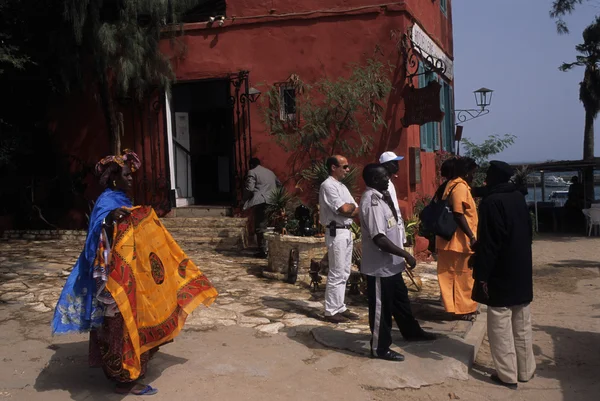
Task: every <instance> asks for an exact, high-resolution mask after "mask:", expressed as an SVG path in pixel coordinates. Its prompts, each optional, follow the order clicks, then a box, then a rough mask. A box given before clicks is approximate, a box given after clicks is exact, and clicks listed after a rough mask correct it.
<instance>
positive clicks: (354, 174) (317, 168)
mask: <svg viewBox="0 0 600 401" xmlns="http://www.w3.org/2000/svg"><path fill="white" fill-rule="evenodd" d="M359 174H360V168H358V167H356V166H350V169H349V170H348V173H347V174H346V176H345V177H344V178H342V179H341V181H340V182H341V183H342V184H344V185H345V186H346V187H348V190H349V191H350V192H351V193H355V192H356V190H357V187H356V180H357V179H358V176H359ZM301 176H302V178H303V179H304V180H306V181H308V182H309V183H310V184H309V185H310V187H311V188H312V191H313V193H312V195H313V196H318V195H319V188H320V187H321V184H322V183H323V181H325V180H326V179H327V178H328V177H329V172H328V171H327V166H326V165H325V163H324V162H316V163H314V164H313V165H312V166H310V167H308V168H306V169H305V170H303V171H302V172H301Z"/></svg>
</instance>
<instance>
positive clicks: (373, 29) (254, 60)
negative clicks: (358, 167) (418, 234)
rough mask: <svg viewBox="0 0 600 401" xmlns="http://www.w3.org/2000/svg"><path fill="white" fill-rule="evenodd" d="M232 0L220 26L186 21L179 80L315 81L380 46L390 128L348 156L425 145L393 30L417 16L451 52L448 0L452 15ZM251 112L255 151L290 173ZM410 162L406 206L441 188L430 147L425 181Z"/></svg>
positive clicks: (426, 7)
mask: <svg viewBox="0 0 600 401" xmlns="http://www.w3.org/2000/svg"><path fill="white" fill-rule="evenodd" d="M227 5H228V11H227V20H226V21H225V23H224V25H223V26H222V27H215V26H216V25H217V24H213V26H212V27H211V26H209V24H207V23H193V24H186V25H185V26H184V30H185V31H184V34H183V36H181V37H179V40H180V41H182V42H183V43H184V44H185V46H186V48H187V50H186V54H185V56H184V58H183V59H174V64H175V71H176V75H177V79H178V81H180V82H181V81H188V80H199V79H206V78H216V77H222V76H226V75H227V74H230V73H234V72H237V71H240V70H248V71H250V82H251V85H253V86H255V87H258V86H259V84H262V86H260V89H261V90H263V91H265V90H266V89H267V87H268V85H272V84H274V83H276V82H282V81H285V80H286V79H287V78H288V77H289V76H290V74H292V73H294V74H298V75H299V76H300V78H301V79H302V80H303V81H304V82H307V83H311V82H315V81H317V80H319V79H321V78H323V77H329V78H335V77H337V76H347V75H348V74H349V67H348V65H349V64H350V63H355V62H364V61H365V60H366V59H367V58H369V57H370V56H371V55H372V54H373V51H374V49H375V47H376V46H378V47H379V48H381V49H382V51H383V54H384V56H385V57H386V58H387V59H388V60H389V62H391V63H392V64H393V65H395V66H396V69H395V71H394V72H393V73H392V74H391V78H392V80H393V84H394V88H395V90H394V91H393V93H392V94H391V95H390V99H389V101H388V105H387V110H386V112H385V114H386V120H387V123H388V128H387V129H384V130H382V131H381V132H377V133H374V144H375V148H374V152H373V155H372V157H371V158H370V160H369V158H367V160H362V161H358V160H351V161H350V162H351V163H360V164H362V163H363V162H370V161H376V158H377V155H379V154H380V153H381V152H383V151H386V150H393V151H395V152H396V153H398V154H400V155H404V156H408V148H409V147H420V134H419V126H411V127H408V128H405V127H402V124H401V123H400V118H401V117H402V116H403V113H404V111H403V110H404V104H403V99H402V96H401V92H402V88H403V87H404V85H405V84H406V80H405V78H404V66H403V63H402V60H401V57H400V56H399V53H398V51H397V49H396V40H395V39H392V38H391V37H390V36H391V35H390V34H391V32H392V31H393V30H395V31H399V32H406V31H407V30H408V29H409V28H410V26H412V24H413V23H415V22H416V23H418V24H419V25H420V26H421V27H422V28H423V29H424V30H425V31H426V32H427V34H428V35H429V36H430V37H431V38H432V39H433V40H434V41H436V42H437V44H438V46H439V47H441V48H442V49H444V50H445V51H446V53H447V55H449V56H450V57H451V58H452V47H453V41H452V19H451V7H450V1H448V13H447V15H444V13H442V11H441V9H440V4H439V0H407V1H404V2H389V3H382V2H381V1H373V0H335V1H334V0H329V1H327V2H323V1H319V0H305V1H303V2H298V1H294V0H277V1H271V0H230V1H228V2H227ZM163 46H164V51H165V52H167V53H169V52H171V47H170V44H169V42H167V41H164V43H163ZM251 113H252V114H251V117H252V141H253V155H255V156H257V157H259V158H260V159H261V160H262V162H263V165H265V166H268V167H270V168H272V169H273V170H274V171H275V172H276V174H277V175H278V176H279V177H282V178H284V179H285V178H286V176H287V175H288V173H289V172H288V169H287V158H286V157H285V156H286V155H285V154H284V152H283V151H282V150H281V149H280V148H279V146H278V145H277V144H276V143H275V141H274V140H273V138H272V137H271V136H270V135H269V132H267V130H266V128H265V125H264V123H263V116H262V113H261V112H260V109H259V107H257V106H256V105H254V106H252V108H251ZM408 163H409V161H408V157H406V158H405V160H403V161H402V162H401V163H400V167H401V170H400V173H399V177H398V178H397V179H396V180H395V184H396V187H397V192H398V197H399V199H400V200H401V204H402V205H403V206H404V207H403V209H404V212H405V213H407V212H408V213H410V210H411V209H412V204H413V203H414V201H415V199H416V198H417V196H418V195H419V194H432V193H433V192H434V190H435V188H436V183H435V156H434V154H433V153H425V152H422V153H421V163H422V169H421V183H420V184H417V185H415V186H410V185H409V171H408V170H409V169H408V166H409V164H408Z"/></svg>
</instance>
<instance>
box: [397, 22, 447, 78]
mask: <svg viewBox="0 0 600 401" xmlns="http://www.w3.org/2000/svg"><path fill="white" fill-rule="evenodd" d="M412 31H413V29H412V27H410V28H408V30H407V32H405V33H400V32H398V31H392V37H395V38H399V39H398V42H397V46H398V50H399V51H400V53H401V54H402V58H403V60H404V66H405V74H406V80H407V83H408V85H409V86H411V87H412V86H414V82H413V81H414V79H413V78H415V77H418V76H420V75H426V74H432V73H436V74H438V75H443V74H444V73H445V72H446V64H445V63H444V61H443V60H441V59H439V58H437V57H435V56H433V55H431V54H430V53H428V52H427V51H426V50H425V49H423V48H422V47H421V46H419V45H418V44H417V43H416V42H415V41H414V40H413V38H412ZM419 66H422V67H423V68H422V69H420V68H419Z"/></svg>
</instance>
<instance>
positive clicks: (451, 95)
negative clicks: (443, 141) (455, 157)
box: [448, 85, 454, 152]
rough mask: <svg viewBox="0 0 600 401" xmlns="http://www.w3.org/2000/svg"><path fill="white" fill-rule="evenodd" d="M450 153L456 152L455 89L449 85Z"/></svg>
mask: <svg viewBox="0 0 600 401" xmlns="http://www.w3.org/2000/svg"><path fill="white" fill-rule="evenodd" d="M448 113H449V119H448V128H449V131H448V152H454V88H452V87H451V86H450V85H448Z"/></svg>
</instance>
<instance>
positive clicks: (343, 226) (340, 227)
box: [326, 222, 352, 230]
mask: <svg viewBox="0 0 600 401" xmlns="http://www.w3.org/2000/svg"><path fill="white" fill-rule="evenodd" d="M332 223H333V222H331V223H329V224H327V226H326V227H331V226H332V225H333V224H332ZM335 228H336V230H349V229H351V228H352V226H351V225H350V224H335Z"/></svg>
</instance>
